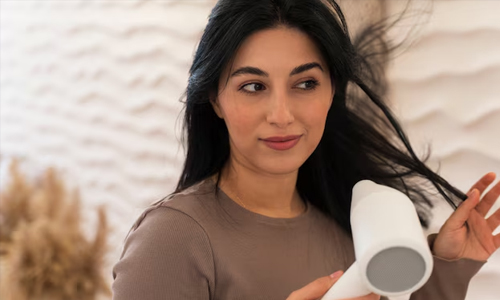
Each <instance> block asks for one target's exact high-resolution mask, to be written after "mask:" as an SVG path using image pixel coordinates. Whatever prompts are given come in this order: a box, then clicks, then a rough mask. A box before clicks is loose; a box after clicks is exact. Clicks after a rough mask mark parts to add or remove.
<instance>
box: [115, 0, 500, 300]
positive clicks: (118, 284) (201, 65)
mask: <svg viewBox="0 0 500 300" xmlns="http://www.w3.org/2000/svg"><path fill="white" fill-rule="evenodd" d="M377 36H379V35H378V33H377V27H372V28H371V29H369V30H368V31H365V34H362V35H361V37H362V38H361V39H359V40H356V41H355V42H354V43H352V42H351V41H350V39H349V34H348V31H347V26H346V24H345V20H344V17H343V15H342V12H341V11H340V9H339V7H338V5H337V4H336V3H335V2H334V1H333V0H328V1H327V0H307V1H304V0H302V1H300V0H295V1H292V0H288V1H287V0H274V1H272V0H252V1H247V0H220V1H219V2H218V3H217V5H216V6H215V7H214V9H213V10H212V13H211V15H210V18H209V22H208V25H207V27H206V29H205V32H204V34H203V36H202V38H201V41H200V44H199V47H198V49H197V52H196V54H195V58H194V61H193V64H192V67H191V69H190V78H189V85H188V87H187V101H186V112H185V113H186V114H185V129H186V133H187V146H188V147H187V157H186V161H185V165H184V170H183V172H182V175H181V178H180V180H179V183H178V186H177V189H176V191H175V193H174V194H173V195H172V196H171V197H169V198H168V199H163V200H160V201H159V202H157V203H156V204H154V205H152V206H151V207H150V208H148V209H147V210H146V211H145V212H144V213H143V214H142V216H141V217H140V218H139V220H137V222H136V224H135V225H134V227H133V231H132V232H131V233H130V234H129V236H128V237H127V241H126V243H125V247H124V251H123V254H122V257H121V259H120V261H119V262H118V263H117V264H116V265H115V267H114V270H113V273H114V278H115V281H114V283H113V292H114V298H115V299H165V298H166V299H289V300H297V299H301V300H303V299H317V298H320V297H321V296H322V295H323V294H324V293H325V292H326V291H327V290H328V289H329V288H330V287H331V286H332V285H333V284H334V283H335V281H336V280H337V279H338V277H339V275H341V272H340V273H335V275H334V274H332V276H328V274H330V273H332V272H334V271H337V270H346V269H347V268H348V267H349V265H350V264H352V262H353V261H354V250H353V245H352V239H351V230H350V224H349V209H350V201H351V190H352V187H353V186H354V184H355V183H356V182H358V181H359V180H362V179H371V180H373V181H375V182H378V183H380V184H385V185H388V186H391V187H394V188H397V189H400V190H401V191H402V192H404V193H406V194H407V195H408V196H409V197H410V198H411V199H412V200H413V201H414V202H415V205H416V208H417V210H418V211H419V216H420V220H421V222H422V225H424V226H426V224H427V216H426V210H427V209H429V207H431V206H432V204H431V202H430V200H429V199H428V196H427V194H426V193H425V190H424V188H423V186H422V185H421V184H420V182H421V181H422V180H425V181H427V182H430V183H431V184H432V185H433V186H434V187H435V188H436V189H437V190H438V191H439V193H440V195H441V196H442V197H444V199H446V200H447V201H448V202H449V203H450V204H451V205H452V206H453V207H454V208H456V207H455V205H456V204H455V201H456V202H459V203H460V202H462V200H465V199H466V198H467V200H465V201H464V202H463V203H462V205H460V206H459V207H458V209H456V211H455V212H454V213H453V214H452V215H451V216H450V218H449V219H448V220H447V222H446V223H445V224H444V226H443V227H442V228H441V230H440V232H439V234H437V235H436V234H434V235H431V236H429V243H430V247H431V251H432V253H433V255H434V264H435V267H434V272H433V274H432V276H431V278H430V279H429V281H428V282H427V284H425V285H424V286H423V287H422V288H421V289H420V290H418V291H417V292H415V293H413V294H412V295H411V299H412V300H417V299H426V300H429V299H430V300H432V299H441V300H442V299H453V300H456V299H464V298H465V294H466V291H467V286H468V283H469V281H470V279H471V278H472V276H474V274H476V273H477V271H478V270H479V269H480V268H481V267H482V265H483V264H484V263H485V262H486V260H487V259H488V258H489V257H490V255H491V254H492V253H493V252H494V251H495V250H496V249H498V248H499V247H500V236H498V235H497V236H493V234H492V232H493V230H494V229H495V228H496V227H497V226H498V225H499V224H500V212H498V211H497V212H496V213H495V214H493V215H492V216H491V217H490V218H488V219H487V220H485V219H484V216H485V215H486V213H487V212H488V210H489V209H490V208H491V207H492V205H493V204H494V202H495V201H496V199H497V198H498V196H499V194H500V184H497V185H496V186H495V187H493V188H492V189H491V191H490V192H489V193H487V194H485V195H484V197H483V199H482V201H481V202H479V198H480V194H481V193H482V192H483V191H484V190H485V189H486V188H487V187H488V186H489V185H490V184H491V183H492V182H493V181H494V179H495V175H494V174H493V173H489V174H487V175H485V176H484V177H483V178H481V179H480V180H479V181H478V182H477V183H476V185H474V186H473V187H472V189H471V191H470V192H469V193H468V194H467V196H466V195H464V194H462V193H461V192H460V191H458V190H457V189H455V188H453V187H452V186H451V185H450V184H448V183H447V182H446V181H445V180H444V179H442V178H441V177H440V176H439V175H437V174H435V173H434V172H432V171H431V170H429V169H428V168H427V167H426V166H425V165H424V163H423V162H422V161H421V160H419V159H418V158H417V156H416V155H415V154H414V152H413V150H412V148H411V146H410V145H409V143H408V141H407V139H406V137H405V135H404V133H403V131H402V130H401V128H400V126H399V124H398V123H397V121H396V120H395V118H394V117H393V115H392V114H391V112H390V111H389V109H388V108H387V107H386V106H385V105H384V103H383V102H382V101H381V100H380V98H379V97H378V96H377V93H375V92H374V90H379V89H378V88H377V86H376V85H375V84H377V83H378V82H379V81H378V79H377V76H376V75H377V72H375V71H373V69H371V68H370V67H369V64H367V63H366V62H367V61H366V60H365V59H363V56H362V55H361V53H360V50H359V49H361V48H362V47H361V45H366V44H365V43H364V41H367V40H369V38H373V37H377ZM363 37H364V38H368V39H363ZM382 46H383V44H382ZM348 84H354V85H357V86H358V87H359V88H361V90H362V91H364V93H365V94H366V95H367V97H365V98H354V97H351V96H349V95H350V94H349V93H347V90H348ZM370 85H373V86H371V87H370ZM373 104H374V105H373ZM370 107H377V108H378V109H379V111H381V112H382V113H383V114H379V113H377V112H376V111H373V110H372V109H370ZM382 117H383V118H382ZM398 141H399V142H398ZM416 180H419V181H418V183H419V185H417V181H416ZM356 299H358V300H359V299H365V300H366V299H380V296H378V295H375V294H370V295H366V296H364V297H359V298H356Z"/></svg>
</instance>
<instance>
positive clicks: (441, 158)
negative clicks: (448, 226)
mask: <svg viewBox="0 0 500 300" xmlns="http://www.w3.org/2000/svg"><path fill="white" fill-rule="evenodd" d="M425 2H426V3H424V4H422V6H423V7H426V8H429V7H428V5H427V4H429V3H430V2H429V1H425ZM403 3H404V1H399V0H389V1H388V12H389V14H393V13H396V12H398V11H401V7H402V4H403ZM431 4H432V5H433V7H432V8H431V10H432V14H431V15H430V16H429V17H424V18H420V19H419V20H418V22H419V23H420V24H421V25H419V26H418V27H417V31H416V33H415V34H413V35H412V36H411V37H410V40H411V41H413V44H412V45H411V47H409V48H408V49H407V50H406V51H405V52H404V53H403V54H402V55H400V56H399V57H397V58H396V59H394V61H393V62H392V63H391V65H390V67H389V70H388V76H389V80H390V84H391V95H390V99H391V100H392V102H393V104H394V107H395V110H396V112H397V114H398V115H399V117H400V118H401V120H402V122H403V125H404V126H405V128H406V129H407V131H408V134H409V136H410V139H411V140H412V141H413V144H414V146H415V148H416V149H419V150H420V151H419V152H421V153H422V150H424V148H425V145H426V144H427V143H431V145H432V156H431V160H430V164H431V165H432V166H434V168H435V167H436V166H437V165H438V163H440V164H441V167H440V172H439V173H440V174H441V175H442V176H443V177H444V178H446V179H448V181H449V182H450V183H452V184H454V185H455V186H457V187H458V188H460V189H462V190H463V191H467V190H468V189H469V188H470V186H472V184H473V183H474V182H476V181H477V180H478V179H479V178H480V177H481V176H482V175H484V174H485V173H487V172H490V171H493V172H496V173H497V174H498V176H500V139H499V138H498V137H499V135H498V130H499V129H500V84H499V83H500V19H499V18H498V12H500V1H488V0H455V1H451V0H441V1H434V2H433V3H431ZM412 19H413V21H415V19H414V18H410V19H408V21H410V23H411V21H412ZM426 20H427V22H425V21H426ZM406 24H408V23H406ZM409 28H410V27H408V26H399V27H398V28H396V30H395V31H393V32H392V33H393V34H392V37H393V38H396V39H398V40H401V38H400V37H401V36H402V35H403V36H404V35H405V33H406V32H407V31H408V29H409ZM498 202H499V203H497V204H496V206H495V207H494V209H498V208H499V207H500V201H498ZM451 213H452V210H451V208H450V207H449V206H448V204H446V203H444V204H443V205H440V206H438V207H436V209H435V210H434V214H435V217H434V219H433V222H432V224H431V228H430V231H431V232H438V231H439V228H440V226H441V225H442V224H443V223H444V221H445V220H446V219H447V218H448V216H449V215H450V214H451ZM490 213H491V212H490ZM499 232H500V228H498V229H497V230H496V233H499ZM499 282H500V251H497V252H496V253H495V254H494V255H493V257H491V258H490V260H489V261H488V263H487V264H485V265H484V267H483V268H482V269H481V271H480V272H479V273H478V274H477V275H476V276H475V277H474V278H473V280H472V282H471V284H470V286H469V293H468V297H467V299H469V300H479V299H480V300H494V299H499V298H500V296H499V295H500V286H499V285H498V283H499ZM495 283H496V284H495Z"/></svg>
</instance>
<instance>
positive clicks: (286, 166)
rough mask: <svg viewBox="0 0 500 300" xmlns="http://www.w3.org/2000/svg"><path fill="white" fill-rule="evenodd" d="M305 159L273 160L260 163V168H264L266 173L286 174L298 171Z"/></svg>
mask: <svg viewBox="0 0 500 300" xmlns="http://www.w3.org/2000/svg"><path fill="white" fill-rule="evenodd" d="M303 163H304V161H302V160H300V161H299V160H294V161H290V160H287V161H281V160H273V161H270V162H267V163H260V164H259V167H260V169H262V170H264V171H265V172H266V173H270V174H275V175H284V174H290V173H294V172H297V171H298V170H299V168H300V166H302V164H303Z"/></svg>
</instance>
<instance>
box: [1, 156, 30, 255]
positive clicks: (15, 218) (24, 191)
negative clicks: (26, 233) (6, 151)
mask: <svg viewBox="0 0 500 300" xmlns="http://www.w3.org/2000/svg"><path fill="white" fill-rule="evenodd" d="M9 172H10V182H9V184H8V185H7V186H6V188H5V190H4V189H2V193H1V194H0V243H1V244H2V245H5V244H6V243H9V242H10V241H11V240H12V233H13V232H14V230H15V228H16V227H17V226H18V224H19V223H20V222H22V221H29V219H30V218H29V213H28V211H29V200H30V198H31V197H32V195H33V193H34V188H33V186H32V185H31V184H29V183H28V182H27V181H26V180H25V178H24V176H23V175H22V174H21V173H20V172H19V167H18V162H17V160H13V161H12V163H11V165H10V169H9ZM2 248H3V247H2Z"/></svg>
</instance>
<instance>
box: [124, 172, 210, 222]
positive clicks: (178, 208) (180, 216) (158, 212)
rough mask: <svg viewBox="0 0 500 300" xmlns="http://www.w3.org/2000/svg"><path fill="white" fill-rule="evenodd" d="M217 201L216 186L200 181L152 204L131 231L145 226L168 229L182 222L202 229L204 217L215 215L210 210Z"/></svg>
mask: <svg viewBox="0 0 500 300" xmlns="http://www.w3.org/2000/svg"><path fill="white" fill-rule="evenodd" d="M215 202H216V199H215V190H214V187H213V186H212V185H211V184H210V183H207V182H205V181H203V182H200V183H198V184H196V185H193V186H192V187H190V188H188V189H186V190H184V191H182V192H180V193H175V194H172V195H170V196H167V197H165V198H163V199H161V200H159V201H157V202H155V203H153V204H151V205H150V206H149V207H148V208H146V209H145V210H144V211H143V212H142V214H141V215H140V216H139V218H138V219H137V220H136V222H135V223H134V225H133V227H132V229H131V231H135V230H137V228H138V227H144V226H154V228H156V229H157V230H160V229H164V230H167V229H169V228H171V227H172V226H178V225H180V224H182V225H191V226H194V227H199V228H200V229H202V228H203V225H202V224H201V223H202V221H203V217H204V216H207V215H213V214H211V213H210V211H213V209H214V206H215V205H216V203H215ZM143 223H145V224H143ZM188 223H189V224H188ZM195 225H197V226H195Z"/></svg>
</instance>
